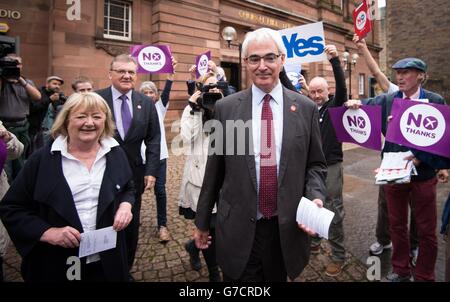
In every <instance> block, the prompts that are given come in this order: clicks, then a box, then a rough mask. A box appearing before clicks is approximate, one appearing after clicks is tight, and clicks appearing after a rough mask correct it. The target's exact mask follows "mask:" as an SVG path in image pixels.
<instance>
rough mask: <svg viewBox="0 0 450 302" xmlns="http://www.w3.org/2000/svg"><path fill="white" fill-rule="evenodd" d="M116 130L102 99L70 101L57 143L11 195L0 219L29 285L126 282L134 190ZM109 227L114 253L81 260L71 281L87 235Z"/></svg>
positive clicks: (33, 162) (38, 156)
mask: <svg viewBox="0 0 450 302" xmlns="http://www.w3.org/2000/svg"><path fill="white" fill-rule="evenodd" d="M114 129H115V126H114V122H113V120H112V115H111V111H110V109H109V107H108V104H107V103H106V102H105V100H103V99H102V98H101V97H100V96H99V95H98V94H96V93H86V94H79V93H75V94H73V95H71V96H70V97H69V99H68V100H67V102H66V103H65V104H64V106H63V108H62V110H61V112H60V113H59V114H58V117H57V118H56V121H55V123H54V125H53V127H52V136H53V138H54V140H53V141H51V142H49V143H48V144H47V145H46V146H44V147H43V148H41V149H40V150H38V151H36V152H35V153H33V155H32V156H31V157H30V158H29V160H28V161H27V163H26V164H25V167H24V168H23V171H22V173H20V175H19V176H18V177H17V178H16V180H15V181H14V183H13V184H12V185H11V188H10V190H9V191H8V192H7V193H6V195H5V197H4V199H3V202H2V203H1V204H0V217H1V219H2V221H3V223H4V224H5V227H6V228H7V230H8V233H9V235H10V237H11V240H12V241H13V243H14V244H15V246H16V248H17V250H18V252H19V253H20V255H21V256H22V259H23V261H22V277H23V279H24V280H25V281H39V282H46V281H47V282H48V281H67V280H68V278H74V279H75V280H81V281H87V282H89V281H127V280H128V265H127V255H126V247H125V233H124V231H123V230H124V229H125V228H126V227H127V225H128V224H129V223H130V221H131V219H132V214H131V208H132V206H133V203H134V184H133V181H132V179H133V175H132V173H131V168H130V167H129V164H128V161H127V157H126V155H125V153H124V151H123V150H122V149H121V148H120V147H119V144H118V143H117V142H116V141H115V140H114V139H113V138H112V136H113V133H114ZM107 227H112V228H113V230H114V231H115V232H117V234H116V236H117V237H116V244H115V247H114V248H112V249H109V250H105V251H101V252H97V253H94V254H90V255H88V256H87V257H83V258H81V259H80V262H79V263H80V264H81V266H80V267H79V270H78V271H80V273H81V274H80V276H78V277H76V276H75V277H74V276H72V277H71V276H70V272H69V271H68V270H69V268H70V266H69V265H67V263H70V262H68V261H69V260H70V259H73V258H72V257H74V256H75V257H77V256H78V255H79V246H80V241H82V234H83V233H88V232H92V231H95V230H98V229H102V228H107ZM112 238H114V236H112ZM107 239H108V240H109V239H111V238H107ZM111 240H114V239H111ZM74 270H75V271H77V269H76V268H75V269H74Z"/></svg>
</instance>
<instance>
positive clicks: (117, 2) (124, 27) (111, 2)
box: [103, 0, 131, 41]
mask: <svg viewBox="0 0 450 302" xmlns="http://www.w3.org/2000/svg"><path fill="white" fill-rule="evenodd" d="M103 37H104V38H108V39H115V40H124V41H131V3H130V2H128V1H121V0H105V5H104V30H103Z"/></svg>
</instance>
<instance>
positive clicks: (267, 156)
mask: <svg viewBox="0 0 450 302" xmlns="http://www.w3.org/2000/svg"><path fill="white" fill-rule="evenodd" d="M271 99H272V97H271V96H270V94H266V95H265V96H264V99H263V102H264V103H263V108H262V113H261V140H260V154H261V155H260V165H259V166H260V168H259V211H260V212H261V214H262V215H263V216H264V218H270V217H272V216H273V214H274V213H275V211H276V209H277V185H278V184H277V158H276V151H275V149H276V146H275V133H274V129H273V116H272V109H270V104H269V103H270V100H271Z"/></svg>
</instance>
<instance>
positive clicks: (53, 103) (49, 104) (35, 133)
mask: <svg viewBox="0 0 450 302" xmlns="http://www.w3.org/2000/svg"><path fill="white" fill-rule="evenodd" d="M63 84H64V80H63V79H62V78H61V77H58V76H55V75H52V76H49V77H48V78H47V80H46V83H45V86H43V87H41V89H40V91H41V95H42V97H41V101H40V102H39V103H36V104H30V115H29V117H28V120H29V122H30V129H29V134H30V139H31V148H30V150H29V154H28V155H30V154H31V153H33V152H34V151H35V150H37V149H39V148H40V147H42V146H43V145H44V135H43V133H44V132H46V131H47V132H48V131H49V130H50V128H51V127H52V125H53V121H54V119H55V117H56V113H57V112H58V111H59V110H60V109H61V106H62V105H63V104H64V103H65V101H66V100H67V97H66V96H65V95H64V93H63V92H62V91H61V86H62V85H63Z"/></svg>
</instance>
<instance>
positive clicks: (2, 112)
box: [0, 53, 41, 182]
mask: <svg viewBox="0 0 450 302" xmlns="http://www.w3.org/2000/svg"><path fill="white" fill-rule="evenodd" d="M1 55H3V53H2V54H1ZM0 61H1V63H0V67H1V68H0V76H1V84H0V85H1V88H0V120H1V121H2V122H3V125H4V126H5V128H6V129H7V130H8V131H9V132H11V133H13V134H14V135H15V136H16V137H17V138H18V139H19V141H20V142H21V143H22V144H23V145H24V150H26V149H27V148H28V146H29V145H30V137H29V134H28V127H29V123H28V119H27V115H28V114H29V112H30V108H29V107H30V103H31V102H39V101H40V99H41V93H40V92H39V90H38V89H37V88H36V87H35V85H34V83H33V82H32V81H31V80H29V79H26V78H25V77H24V76H23V75H22V67H23V65H22V58H21V57H19V56H17V55H15V54H8V55H6V56H4V57H2V58H1V59H0ZM24 160H25V156H24V155H23V154H22V155H21V156H20V157H19V158H17V159H15V160H13V161H8V162H7V163H6V165H5V170H6V171H7V174H8V177H9V181H10V182H11V181H12V180H13V179H14V178H15V177H16V175H17V174H18V173H19V171H20V169H21V168H22V167H23V164H24Z"/></svg>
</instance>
